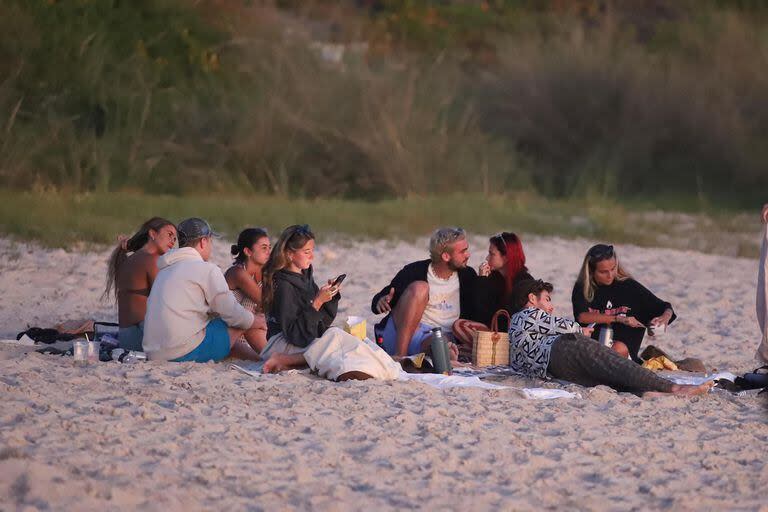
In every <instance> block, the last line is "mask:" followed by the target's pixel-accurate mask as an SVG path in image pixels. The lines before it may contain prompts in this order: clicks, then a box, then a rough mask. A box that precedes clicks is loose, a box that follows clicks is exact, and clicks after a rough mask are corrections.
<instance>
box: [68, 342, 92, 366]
mask: <svg viewBox="0 0 768 512" xmlns="http://www.w3.org/2000/svg"><path fill="white" fill-rule="evenodd" d="M88 345H89V342H87V341H83V340H80V341H75V342H74V343H72V353H73V355H74V356H75V366H87V365H88V348H89V347H88Z"/></svg>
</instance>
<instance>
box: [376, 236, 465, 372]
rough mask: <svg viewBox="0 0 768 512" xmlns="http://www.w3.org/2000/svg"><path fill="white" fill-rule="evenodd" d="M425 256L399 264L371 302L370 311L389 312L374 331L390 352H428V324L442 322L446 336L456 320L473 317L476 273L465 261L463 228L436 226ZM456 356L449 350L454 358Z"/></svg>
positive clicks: (431, 326)
mask: <svg viewBox="0 0 768 512" xmlns="http://www.w3.org/2000/svg"><path fill="white" fill-rule="evenodd" d="M429 255H430V258H429V259H426V260H421V261H416V262H414V263H409V264H408V265H406V266H405V267H403V268H402V269H401V270H400V271H399V272H398V273H397V274H396V275H395V277H394V278H393V279H392V282H391V283H390V284H389V285H387V286H385V287H384V288H383V289H382V290H381V291H380V292H379V293H377V294H376V295H375V296H374V297H373V300H372V301H371V311H373V312H374V313H375V314H381V313H387V316H385V317H384V318H383V319H382V320H381V322H379V323H378V324H376V326H375V331H376V339H377V340H378V341H380V342H381V343H382V347H383V348H384V350H386V351H387V353H389V354H390V355H392V356H395V357H403V356H407V355H413V354H418V353H419V352H427V351H428V345H429V339H430V330H431V329H433V328H435V327H440V328H442V329H443V331H444V332H445V333H446V334H448V335H449V337H450V336H451V335H452V332H451V328H452V326H453V323H454V322H455V321H456V320H458V319H459V318H468V319H471V320H474V319H475V318H474V316H475V315H474V309H473V305H472V295H473V286H474V283H475V279H476V278H477V274H476V273H475V271H474V270H473V269H472V268H470V267H468V266H467V262H468V261H469V243H468V242H467V236H466V233H465V232H464V230H463V229H461V228H440V229H438V230H436V231H435V232H434V233H433V234H432V237H431V238H430V240H429ZM457 355H458V352H457V351H455V350H453V357H454V359H455V358H456V357H457Z"/></svg>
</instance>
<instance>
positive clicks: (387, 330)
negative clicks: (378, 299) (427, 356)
mask: <svg viewBox="0 0 768 512" xmlns="http://www.w3.org/2000/svg"><path fill="white" fill-rule="evenodd" d="M431 331H432V326H430V325H427V324H422V323H420V324H419V326H418V327H417V328H416V331H415V332H414V333H413V336H412V337H411V341H410V342H409V343H408V355H409V356H412V355H414V354H418V353H419V352H423V350H421V344H422V343H423V342H424V340H425V339H427V338H429V337H430V336H431V335H432V333H431ZM376 335H377V336H381V337H382V338H384V339H383V343H382V345H381V348H383V349H384V351H385V352H386V353H387V354H389V355H391V356H392V355H395V352H396V351H397V327H396V326H395V320H394V319H393V318H392V317H391V316H390V317H389V318H388V319H387V324H386V325H385V326H384V329H382V330H381V332H379V333H376Z"/></svg>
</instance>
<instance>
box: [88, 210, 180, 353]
mask: <svg viewBox="0 0 768 512" xmlns="http://www.w3.org/2000/svg"><path fill="white" fill-rule="evenodd" d="M175 245H176V226H174V225H173V223H172V222H171V221H169V220H166V219H163V218H160V217H153V218H151V219H149V220H148V221H146V222H145V223H144V224H142V225H141V227H140V228H139V230H138V231H137V232H136V233H135V234H134V235H133V236H131V237H130V238H128V237H121V238H120V241H119V243H118V245H117V247H115V249H114V250H113V251H112V255H111V256H110V257H109V264H108V266H107V284H106V288H105V290H104V295H103V297H108V296H109V295H110V294H111V293H112V290H113V289H114V293H115V298H116V300H117V318H118V324H119V326H120V332H119V333H118V340H119V342H120V347H122V348H124V349H126V350H139V351H141V350H142V345H141V340H142V338H143V337H144V315H145V314H146V312H147V297H148V296H149V290H150V289H151V288H152V282H153V281H154V280H155V276H156V275H157V259H158V258H159V257H160V256H162V255H163V254H165V253H166V252H168V251H169V250H171V249H173V247H174V246H175Z"/></svg>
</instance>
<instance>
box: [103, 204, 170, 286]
mask: <svg viewBox="0 0 768 512" xmlns="http://www.w3.org/2000/svg"><path fill="white" fill-rule="evenodd" d="M165 226H173V222H171V221H169V220H166V219H163V218H162V217H152V218H151V219H149V220H148V221H147V222H145V223H144V224H142V225H141V227H140V228H139V230H138V231H137V232H136V233H135V234H134V235H133V236H132V237H130V238H128V237H126V236H119V237H118V238H117V247H115V248H114V249H113V250H112V254H111V255H110V256H109V263H107V281H106V286H105V288H104V293H103V294H102V296H101V297H102V299H105V298H107V297H109V295H110V294H111V293H112V291H113V290H114V294H115V298H117V275H118V272H120V267H121V266H122V265H123V263H125V260H126V259H128V253H133V252H136V251H138V250H139V249H141V248H142V247H144V245H146V243H147V242H148V241H149V230H150V229H152V230H154V231H160V230H161V229H163V228H164V227H165Z"/></svg>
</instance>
